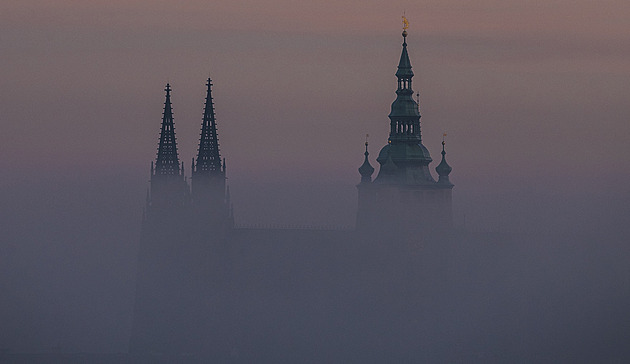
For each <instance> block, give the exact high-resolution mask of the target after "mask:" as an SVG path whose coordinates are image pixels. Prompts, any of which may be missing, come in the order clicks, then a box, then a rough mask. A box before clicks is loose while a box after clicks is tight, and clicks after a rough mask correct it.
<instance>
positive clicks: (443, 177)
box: [435, 140, 453, 185]
mask: <svg viewBox="0 0 630 364" xmlns="http://www.w3.org/2000/svg"><path fill="white" fill-rule="evenodd" d="M445 145H446V142H445V141H444V140H442V161H441V162H440V164H438V166H437V167H435V171H436V172H437V174H438V175H439V176H440V178H439V179H438V184H442V185H452V183H451V181H450V180H449V179H448V175H449V174H450V173H451V171H452V170H453V168H452V167H451V166H449V165H448V163H446V151H445V150H444V146H445Z"/></svg>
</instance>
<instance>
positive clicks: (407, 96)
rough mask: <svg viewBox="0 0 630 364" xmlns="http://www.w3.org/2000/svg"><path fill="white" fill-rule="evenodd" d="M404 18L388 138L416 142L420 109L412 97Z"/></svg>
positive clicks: (418, 133)
mask: <svg viewBox="0 0 630 364" xmlns="http://www.w3.org/2000/svg"><path fill="white" fill-rule="evenodd" d="M404 20H405V23H404V24H405V28H404V29H405V30H404V31H403V33H402V35H403V44H402V53H401V54H400V61H399V62H398V69H397V71H396V78H397V79H398V87H397V89H396V100H394V102H393V103H392V107H391V112H390V113H389V118H390V133H389V138H390V140H392V141H396V142H409V143H418V142H421V141H422V135H421V133H420V111H419V107H418V103H417V102H416V100H414V99H413V89H412V88H411V83H412V78H413V71H412V70H411V61H410V60H409V53H408V52H407V30H406V27H407V26H408V22H406V19H404Z"/></svg>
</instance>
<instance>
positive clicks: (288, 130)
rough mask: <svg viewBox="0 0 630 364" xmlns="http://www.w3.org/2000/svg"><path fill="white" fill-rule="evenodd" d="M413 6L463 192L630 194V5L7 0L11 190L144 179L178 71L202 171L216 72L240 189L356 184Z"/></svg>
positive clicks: (388, 97) (437, 118) (432, 130)
mask: <svg viewBox="0 0 630 364" xmlns="http://www.w3.org/2000/svg"><path fill="white" fill-rule="evenodd" d="M403 11H404V12H406V15H407V17H408V19H409V21H410V24H411V26H410V29H409V34H410V35H409V41H408V42H409V51H410V56H411V61H412V65H413V67H414V71H415V74H416V77H415V79H414V81H415V82H414V89H415V90H418V91H420V93H421V107H422V114H423V118H422V132H423V138H424V144H425V145H426V146H427V147H428V148H429V150H430V151H431V153H432V156H433V158H434V160H437V159H438V157H439V148H440V141H441V135H442V133H443V131H446V132H447V133H448V141H447V142H448V148H447V149H448V160H449V162H450V164H451V165H452V166H453V168H454V171H453V173H452V175H451V177H452V178H451V179H452V180H453V182H454V183H455V185H456V186H457V187H456V197H457V196H460V198H465V196H468V195H471V194H474V193H478V194H483V193H490V192H494V191H503V192H505V193H509V192H510V191H519V190H533V191H536V190H538V189H549V188H550V189H549V191H551V192H558V191H560V190H563V191H565V192H566V191H570V192H572V193H574V194H578V195H579V194H585V193H592V192H593V191H599V192H601V191H602V190H605V191H615V193H617V194H618V193H621V194H622V196H628V195H629V187H628V184H627V183H625V181H626V180H627V179H628V178H630V167H629V166H630V153H629V152H630V146H629V144H628V141H630V125H629V123H628V115H630V103H628V97H627V95H628V94H629V93H630V63H628V59H630V26H629V25H628V22H627V19H628V16H630V3H628V2H627V1H607V0H604V1H598V2H594V1H590V0H577V1H576V0H573V1H544V2H542V1H541V2H539V1H513V0H501V1H499V0H496V1H495V0H476V1H464V0H456V1H433V0H430V1H422V2H416V1H414V2H411V1H388V2H384V1H365V0H362V1H348V0H342V1H336V2H329V1H320V0H315V1H307V2H300V1H212V2H210V1H186V2H177V3H175V2H172V1H168V2H167V1H117V0H109V1H90V2H85V1H23V0H21V1H13V0H5V1H3V2H2V5H0V62H1V64H2V67H1V69H0V79H1V80H2V89H1V90H0V100H2V101H1V102H0V106H1V108H2V113H1V115H2V116H1V117H0V118H1V119H0V120H1V122H2V126H3V132H2V137H1V138H2V143H1V144H0V148H1V153H2V158H0V167H2V168H3V169H5V170H9V171H11V173H8V174H4V176H3V177H2V178H3V179H4V181H3V184H4V185H7V184H11V183H15V181H16V180H15V176H17V175H19V176H21V177H20V178H26V177H27V176H32V178H37V176H38V175H40V173H41V172H42V171H47V172H50V171H52V172H55V173H59V174H61V175H64V174H65V175H68V174H70V175H72V174H74V175H90V174H92V173H95V172H98V173H104V174H109V175H116V174H125V175H132V176H135V177H134V178H141V179H142V180H141V183H144V182H145V178H146V177H147V174H148V165H149V162H150V161H151V159H153V158H154V157H155V151H156V145H157V137H158V132H159V123H160V119H161V113H162V107H163V98H164V92H163V88H164V84H165V83H166V82H167V81H168V82H170V83H171V84H172V87H173V108H174V114H175V125H176V133H177V137H178V142H179V151H180V157H181V159H182V160H183V161H184V162H185V163H186V166H187V167H186V168H187V170H188V168H189V163H190V159H191V158H192V157H193V155H194V154H195V152H196V146H197V143H198V135H199V129H200V123H201V116H202V108H203V101H204V91H205V85H204V84H205V79H206V78H207V77H208V75H210V76H211V77H212V78H213V81H214V84H215V87H214V97H215V103H216V110H217V117H218V125H219V137H220V142H221V151H222V154H223V155H224V156H225V157H227V159H228V174H229V177H230V179H231V181H230V183H231V184H232V185H236V186H241V188H246V187H245V186H247V183H251V182H260V183H266V182H269V183H274V182H276V181H277V180H279V179H285V178H288V179H289V180H291V181H296V182H305V181H310V182H313V183H332V184H345V185H347V186H351V185H352V184H355V183H357V182H358V181H359V175H358V173H357V171H356V168H357V167H358V166H359V165H360V164H361V162H362V154H361V153H362V148H363V145H362V143H363V139H364V136H365V134H366V133H369V134H370V135H371V137H370V140H371V143H372V144H371V147H370V149H371V152H372V157H375V155H376V153H377V152H378V150H379V149H380V147H382V146H383V145H384V144H385V143H386V139H387V133H388V122H389V120H388V118H387V114H388V113H389V106H390V104H391V102H392V101H393V100H394V97H395V94H394V90H395V86H396V79H395V77H394V73H395V70H396V65H397V62H398V58H399V55H400V44H401V36H400V31H401V27H400V17H401V14H402V13H403ZM372 163H373V164H375V161H374V159H372ZM435 165H436V163H434V164H432V166H431V168H432V169H433V168H434V167H435ZM237 189H238V188H237ZM349 191H350V193H351V194H353V195H354V193H355V192H354V191H353V190H352V189H349ZM589 191H590V192H589ZM236 198H238V197H236Z"/></svg>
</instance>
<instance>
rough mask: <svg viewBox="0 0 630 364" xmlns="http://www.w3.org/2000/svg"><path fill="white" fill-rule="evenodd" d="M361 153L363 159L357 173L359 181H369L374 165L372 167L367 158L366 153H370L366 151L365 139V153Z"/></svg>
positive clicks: (370, 180)
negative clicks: (359, 175) (363, 156)
mask: <svg viewBox="0 0 630 364" xmlns="http://www.w3.org/2000/svg"><path fill="white" fill-rule="evenodd" d="M363 154H364V155H365V160H364V161H363V164H362V165H361V167H359V173H360V174H361V183H370V182H372V173H374V167H372V165H371V164H370V161H369V159H368V155H370V153H368V142H367V140H366V141H365V153H363Z"/></svg>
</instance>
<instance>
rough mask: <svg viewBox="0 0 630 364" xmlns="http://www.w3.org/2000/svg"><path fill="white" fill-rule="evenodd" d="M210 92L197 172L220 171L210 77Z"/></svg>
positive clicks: (207, 97)
mask: <svg viewBox="0 0 630 364" xmlns="http://www.w3.org/2000/svg"><path fill="white" fill-rule="evenodd" d="M207 86H208V92H207V94H206V106H205V109H204V112H203V122H202V124H201V136H200V138H199V152H198V154H197V164H196V167H195V173H212V174H214V173H220V172H221V156H220V153H219V140H218V135H217V124H216V119H215V115H214V103H213V101H212V80H211V79H210V78H208V83H207Z"/></svg>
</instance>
